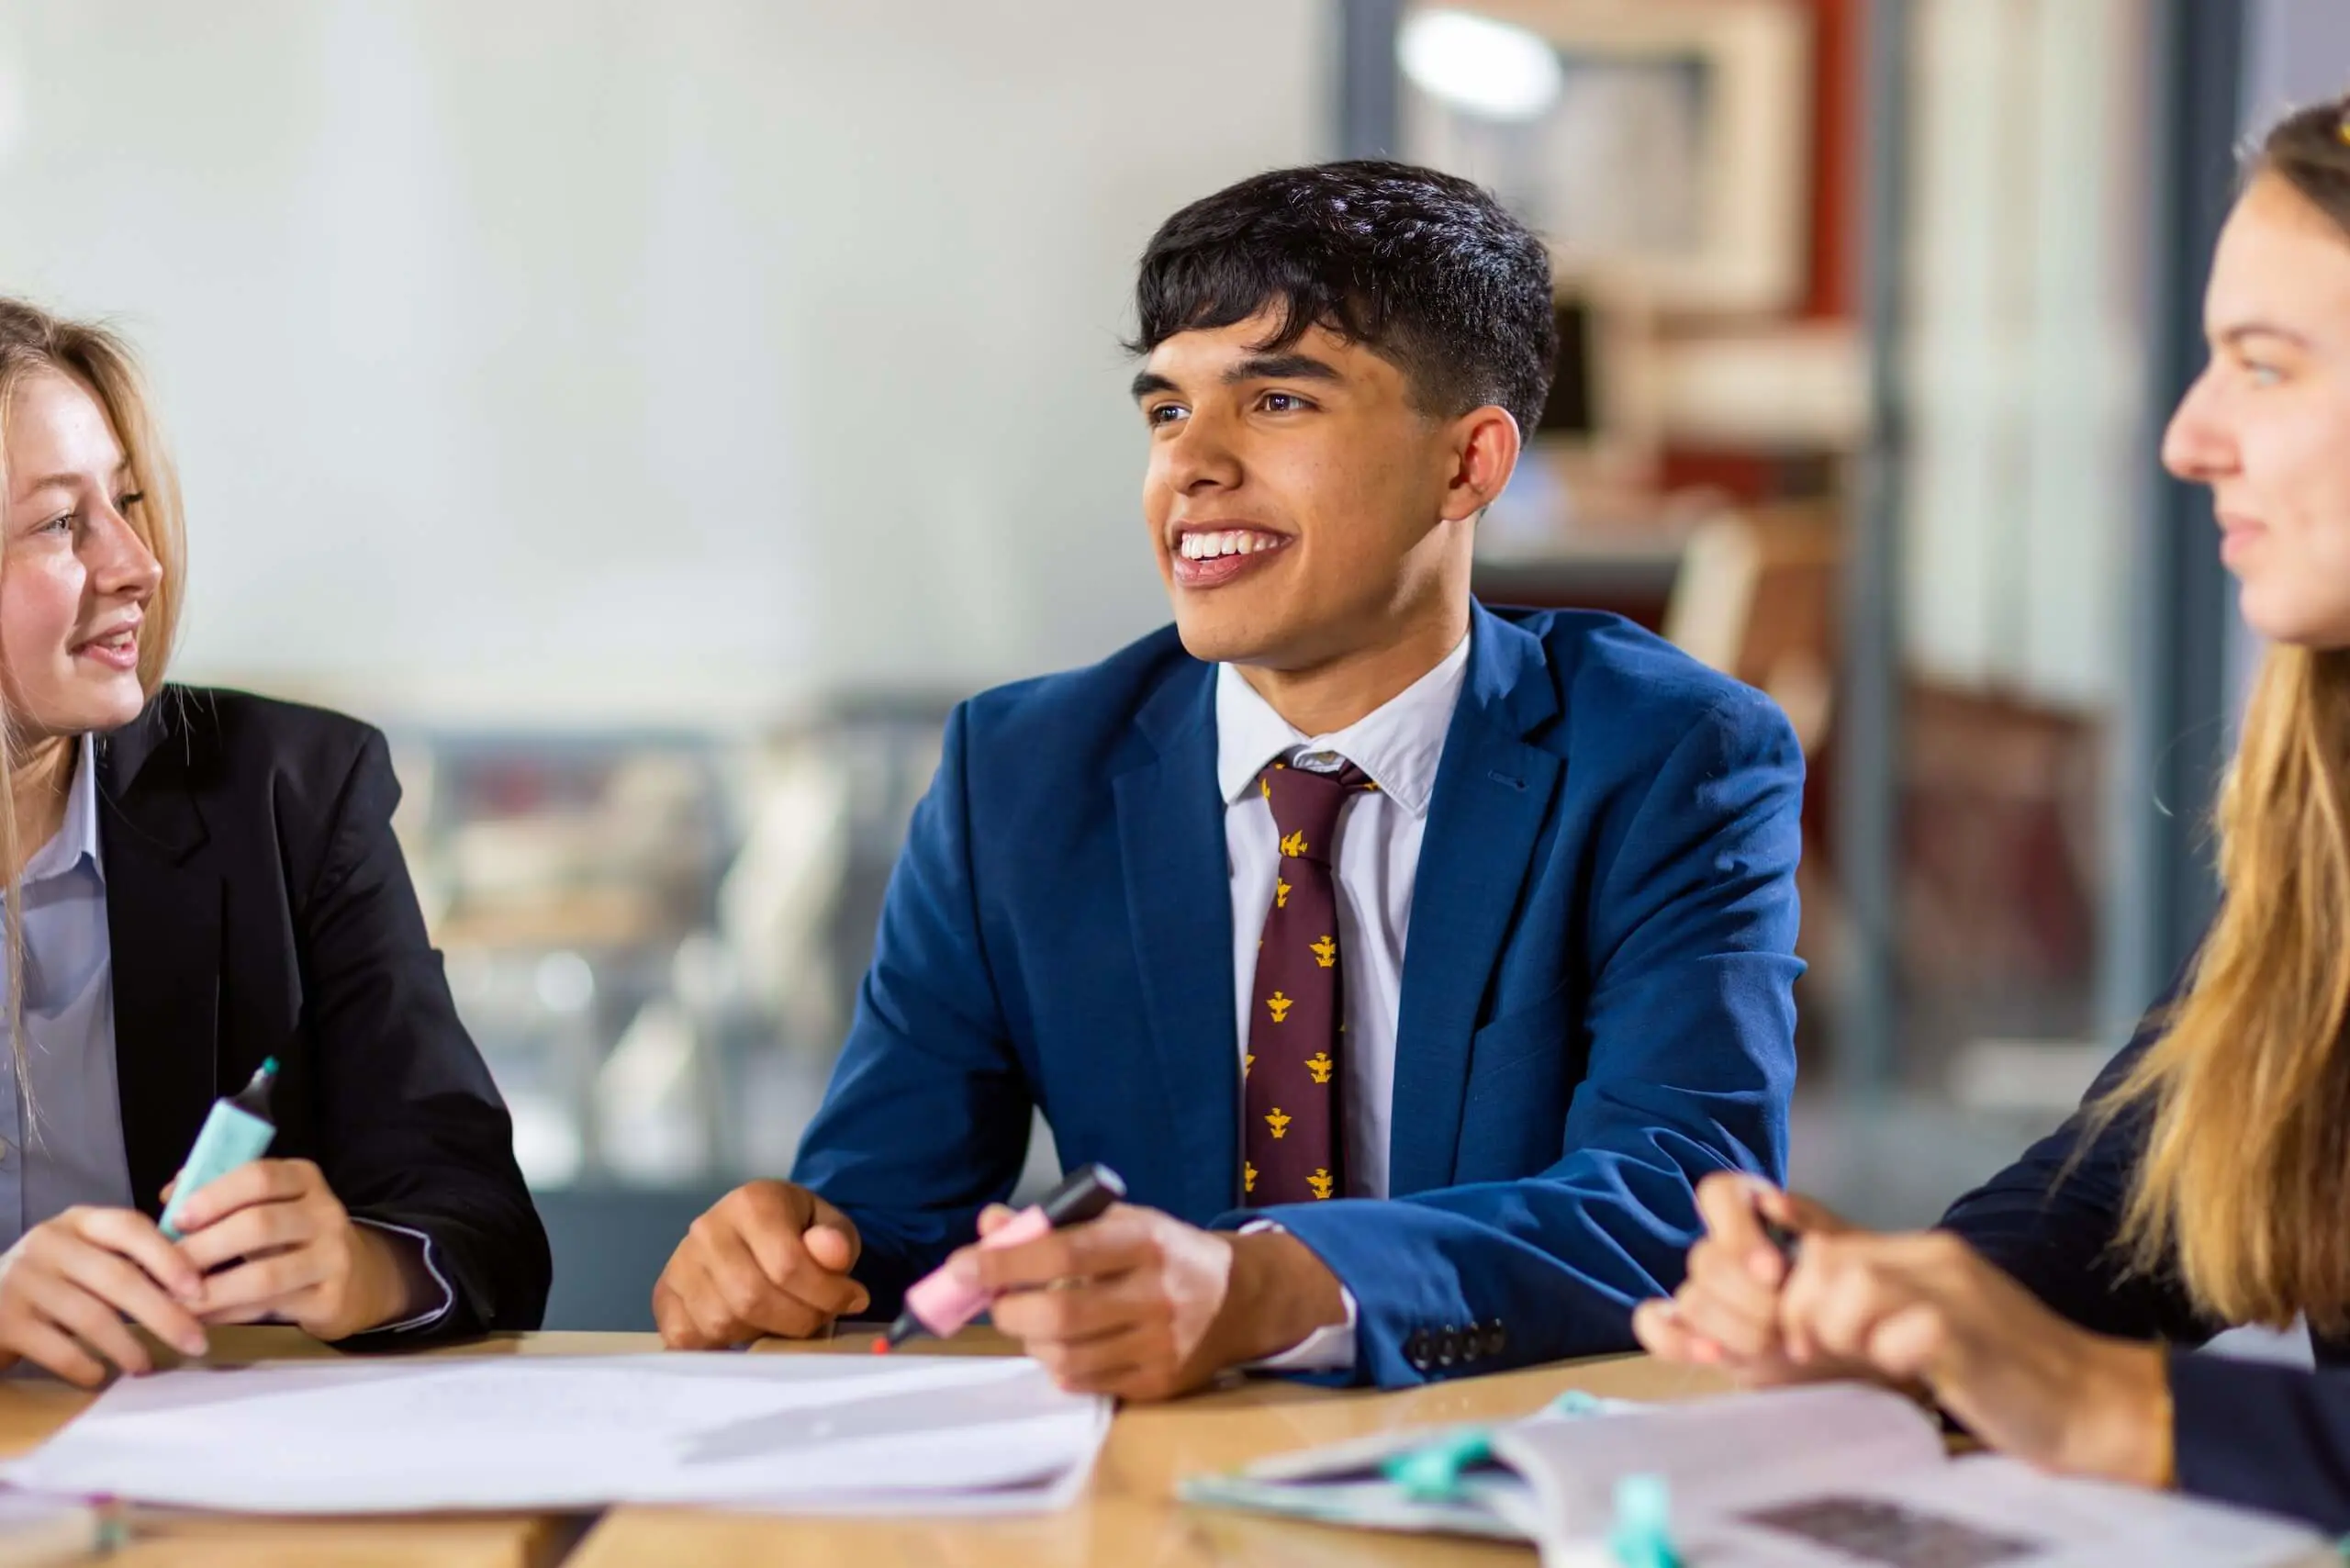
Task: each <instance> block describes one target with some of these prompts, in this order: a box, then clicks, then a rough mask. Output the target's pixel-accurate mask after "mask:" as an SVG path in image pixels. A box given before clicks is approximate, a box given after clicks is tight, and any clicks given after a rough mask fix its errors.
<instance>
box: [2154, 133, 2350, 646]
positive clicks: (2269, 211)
mask: <svg viewBox="0 0 2350 1568" xmlns="http://www.w3.org/2000/svg"><path fill="white" fill-rule="evenodd" d="M2203 320H2204V333H2205V336H2206V337H2207V338H2208V339H2209V340H2210V351H2211V359H2210V364H2208V365H2207V366H2206V367H2205V368H2204V371H2203V374H2202V375H2200V376H2199V377H2198V378H2197V380H2196V382H2195V385H2194V386H2190V387H2189V388H2188V392H2187V396H2186V398H2183V399H2182V400H2181V401H2180V403H2179V406H2178V410H2177V413H2175V414H2174V415H2173V416H2172V417H2171V422H2170V429H2169V430H2168V431H2167V432H2166V433H2165V436H2164V439H2163V465H2164V466H2165V467H2166V468H2168V469H2169V470H2170V471H2171V472H2172V473H2173V474H2175V475H2177V476H2178V477H2180V478H2182V479H2189V480H2193V481H2196V482H2198V483H2200V484H2205V485H2209V486H2210V487H2211V498H2212V503H2213V506H2214V508H2215V510H2217V512H2218V514H2219V521H2220V531H2221V543H2220V556H2221V561H2223V562H2224V563H2225V564H2226V566H2227V568H2228V570H2230V571H2231V572H2233V573H2234V574H2235V576H2236V578H2237V580H2238V581H2239V582H2240V583H2241V584H2242V587H2243V596H2242V602H2243V607H2244V620H2245V621H2246V622H2248V623H2249V624H2250V625H2251V627H2252V629H2253V630H2254V631H2255V632H2257V633H2260V634H2261V635H2263V636H2265V637H2268V638H2271V639H2273V640H2275V641H2277V642H2281V643H2295V644H2303V645H2306V646H2311V647H2320V648H2340V647H2350V235H2346V234H2344V231H2343V230H2342V228H2341V226H2340V225H2338V224H2336V223H2335V222H2334V221H2333V219H2331V218H2328V217H2327V216H2326V215H2325V214H2324V213H2323V212H2322V211H2320V210H2319V209H2318V208H2317V207H2314V206H2312V205H2311V203H2310V202H2309V201H2308V200H2307V199H2306V198H2305V197H2303V196H2301V195H2300V192H2298V191H2296V190H2295V189H2294V188H2293V187H2292V186H2291V185H2289V184H2288V183H2287V182H2286V181H2285V180H2283V179H2281V178H2279V177H2278V176H2277V175H2275V174H2263V175H2261V176H2259V177H2258V178H2256V179H2255V180H2254V182H2253V183H2252V185H2251V186H2250V187H2249V188H2248V189H2247V190H2246V191H2245V192H2244V196H2243V198H2242V199H2241V200H2239V201H2238V202H2237V203H2236V207H2235V211H2234V212H2233V214H2232V215H2231V216H2230V217H2229V218H2228V222H2227V226H2226V228H2225V229H2223V230H2221V235H2220V244H2219V249H2218V251H2217V252H2216V253H2215V254H2214V256H2213V258H2212V263H2211V282H2210V287H2209V288H2208V289H2207V290H2206V291H2205V295H2204V308H2203Z"/></svg>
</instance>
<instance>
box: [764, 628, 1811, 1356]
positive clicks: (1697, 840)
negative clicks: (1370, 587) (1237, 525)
mask: <svg viewBox="0 0 2350 1568" xmlns="http://www.w3.org/2000/svg"><path fill="white" fill-rule="evenodd" d="M1471 638H1472V644H1471V649H1470V656H1469V669H1468V674H1467V677H1466V679H1465V682H1464V685H1463V689H1462V692H1461V697H1460V705H1459V707H1458V708H1457V709H1456V711H1455V712H1454V715H1453V720H1452V726H1451V729H1450V731H1449V734H1448V735H1447V738H1446V741H1445V746H1444V752H1443V756H1442V760H1441V761H1440V763H1439V765H1438V774H1437V782H1436V788H1435V791H1434V794H1433V797H1432V799H1431V801H1430V802H1429V807H1428V821H1427V830H1426V836H1425V839H1424V841H1423V847H1422V850H1421V855H1420V866H1419V877H1418V882H1417V884H1416V890H1415V893H1414V900H1413V907H1412V921H1411V928H1410V930H1409V932H1408V934H1407V937H1406V943H1405V955H1404V978H1403V996H1402V1000H1401V1005H1400V1014H1399V1017H1398V1021H1397V1031H1396V1032H1397V1040H1396V1065H1395V1091H1394V1122H1393V1135H1392V1142H1391V1145H1390V1148H1391V1158H1392V1174H1391V1188H1392V1191H1393V1197H1394V1199H1395V1200H1396V1201H1391V1202H1370V1201H1362V1200H1348V1199H1334V1200H1331V1201H1328V1202H1326V1203H1319V1204H1303V1205H1289V1206H1282V1207H1278V1208H1272V1209H1268V1210H1264V1211H1261V1212H1262V1213H1263V1214H1264V1215H1266V1216H1267V1217H1270V1218H1272V1219H1274V1220H1276V1221H1278V1222H1279V1223H1280V1224H1281V1225H1282V1226H1287V1227H1288V1228H1289V1230H1290V1231H1291V1232H1292V1233H1293V1234H1294V1235H1296V1236H1297V1237H1298V1238H1300V1239H1302V1240H1303V1241H1304V1243H1305V1244H1306V1245H1307V1246H1308V1247H1310V1248H1312V1249H1314V1251H1315V1253H1316V1254H1317V1255H1318V1256H1319V1257H1320V1258H1321V1259H1322V1260H1323V1261H1324V1262H1326V1264H1328V1265H1329V1267H1330V1269H1331V1270H1332V1271H1333V1272H1335V1273H1336V1274H1337V1277H1338V1278H1339V1279H1340V1280H1341V1281H1342V1282H1344V1283H1345V1284H1346V1286H1347V1288H1348V1290H1350V1291H1352V1292H1353V1294H1354V1296H1355V1299H1356V1301H1357V1303H1358V1305H1359V1308H1360V1327H1359V1332H1358V1337H1357V1341H1356V1344H1357V1355H1356V1364H1355V1369H1354V1373H1353V1376H1354V1378H1355V1380H1356V1381H1362V1382H1376V1383H1380V1384H1382V1385H1384V1386H1392V1385H1397V1384H1404V1383H1417V1382H1420V1381H1423V1380H1425V1379H1427V1378H1431V1377H1438V1376H1443V1375H1449V1374H1456V1373H1460V1372H1490V1371H1494V1370H1498V1369H1500V1368H1503V1367H1507V1366H1514V1365H1520V1364H1525V1363H1529V1362H1535V1361H1550V1360H1555V1359H1558V1358H1561V1357H1565V1356H1573V1355H1582V1354H1586V1353H1590V1352H1594V1351H1602V1350H1623V1349H1628V1348H1629V1347H1630V1345H1631V1344H1632V1337H1631V1332H1630V1324H1629V1316H1630V1312H1631V1308H1632V1305H1633V1304H1635V1303H1636V1302H1638V1301H1640V1300H1641V1299H1643V1298H1645V1297H1649V1296H1652V1295H1656V1294H1660V1293H1662V1292H1664V1291H1666V1290H1668V1289H1670V1288H1671V1287H1672V1286H1673V1285H1674V1284H1675V1283H1677V1282H1679V1280H1680V1277H1681V1272H1682V1267H1683V1258H1684V1254H1685V1253H1686V1251H1687V1249H1688V1248H1689V1245H1690V1243H1691V1242H1692V1241H1693V1240H1695V1237H1696V1233H1697V1229H1698V1226H1697V1219H1696V1213H1695V1204H1694V1201H1693V1198H1692V1189H1693V1187H1694V1186H1695V1182H1697V1180H1698V1179H1699V1178H1700V1177H1702V1176H1704V1175H1705V1174H1706V1173H1707V1172H1708V1171H1712V1170H1723V1169H1735V1170H1750V1171H1754V1172H1758V1173H1760V1174H1762V1175H1765V1176H1770V1177H1774V1178H1775V1177H1777V1176H1778V1175H1779V1174H1780V1172H1781V1170H1782V1168H1783V1166H1784V1164H1785V1153H1786V1122H1787V1096H1788V1093H1789V1091H1790V1090H1791V1088H1792V1087H1793V1083H1794V1079H1795V1057H1794V1047H1793V1031H1794V1024H1795V1009H1794V1003H1793V999H1792V995H1791V988H1792V986H1793V982H1794V980H1795V977H1796V974H1797V972H1798V971H1799V970H1800V969H1801V965H1800V964H1799V963H1798V961H1797V960H1796V958H1794V956H1793V947H1794V943H1795V936H1796V890H1795V870H1796V856H1797V854H1798V850H1799V831H1798V827H1797V821H1796V818H1797V812H1798V808H1799V804H1800V798H1801V794H1802V787H1803V761H1802V756H1801V754H1800V753H1799V752H1798V750H1797V749H1796V741H1795V737H1794V734H1793V733H1792V731H1791V730H1790V729H1789V727H1788V725H1787V723H1786V721H1785V718H1784V717H1783V716H1782V715H1781V714H1780V712H1779V711H1778V710H1777V709H1776V708H1775V707H1774V706H1773V705H1772V703H1771V702H1770V701H1769V700H1768V699H1766V698H1764V697H1763V696H1762V694H1761V693H1759V692H1757V691H1754V690H1753V689H1751V688H1748V687H1745V686H1741V685H1740V684H1738V683H1737V682H1735V681H1732V680H1729V679H1728V678H1725V677H1723V676H1720V675H1718V674H1716V673H1714V672H1713V671H1711V670H1709V669H1707V668H1706V667H1704V666H1701V665H1699V664H1697V663H1696V662H1695V661H1694V660H1692V659H1690V658H1688V657H1686V656H1685V655H1682V654H1680V653H1678V652H1676V651H1675V650H1674V649H1673V648H1672V647H1671V646H1669V645H1668V644H1665V643H1663V642H1662V641H1660V640H1659V639H1657V638H1655V637H1652V636H1651V635H1649V634H1648V633H1644V632H1641V631H1639V630H1638V629H1636V628H1634V627H1633V626H1631V625H1629V624H1628V623H1627V622H1623V621H1620V620H1618V619H1617V618H1616V617H1614V616H1610V615H1602V614H1595V613H1587V612H1555V613H1551V612H1544V613H1529V612H1522V611H1504V612H1501V613H1494V612H1492V611H1488V610H1484V609H1483V608H1479V609H1477V610H1475V613H1474V622H1473V625H1472V632H1471ZM1214 689H1215V672H1214V666H1210V665H1206V664H1203V663H1200V662H1199V661H1197V660H1195V659H1193V658H1192V657H1191V656H1190V655H1187V654H1186V653H1185V652H1184V651H1183V647H1182V644H1181V643H1180V642H1179V641H1178V640H1177V638H1176V635H1175V633H1174V631H1173V630H1172V629H1171V628H1169V629H1168V630H1164V631H1161V632H1158V633H1155V634H1153V635H1151V636H1148V637H1146V638H1144V639H1143V640H1142V641H1141V642H1139V643H1136V644H1134V645H1132V646H1131V647H1128V648H1126V649H1125V650H1124V651H1123V652H1120V653H1118V654H1117V655H1113V657H1111V658H1109V659H1107V660H1105V661H1103V662H1102V663H1101V664H1099V665H1096V666H1092V667H1091V668H1090V669H1082V670H1078V671H1074V672H1072V673H1069V674H1064V675H1056V676H1049V677H1046V678H1043V679H1039V680H1032V681H1026V682H1023V683H1021V684H1019V685H1015V686H1009V687H1005V688H1002V689H998V690H994V691H990V692H987V693H985V694H983V695H981V696H979V697H977V698H974V699H973V700H970V701H968V702H967V703H965V704H963V705H962V706H961V707H960V708H958V709H957V711H956V712H955V713H954V715H953V716H952V717H951V718H950V719H949V720H948V722H947V725H946V740H945V749H944V755H943V756H942V757H941V760H940V762H939V767H938V775H937V778H936V779H935V781H934V783H933V784H932V786H931V790H930V793H929V795H928V796H927V797H926V798H925V799H924V800H923V803H922V805H921V806H920V808H919V809H918V810H917V811H916V812H915V813H914V819H913V823H912V828H911V829H910V831H909V836H908V839H907V843H906V846H905V849H904V852H903V854H902V856H901V858H900V860H899V863H898V867H897V870H896V872H895V874H894V876H893V877H892V879H891V881H890V891H889V895H888V899H887V901H886V902H885V905H884V907H883V911H882V914H881V922H880V930H879V935H878V940H877V942H876V945H875V949H874V957H873V967H872V969H871V971H870V972H869V973H868V974H867V977H866V980H865V984H864V987H863V990H862V991H861V993H860V995H859V999H858V1004H857V1010H856V1022H855V1024H854V1025H853V1026H852V1027H851V1030H850V1033H849V1037H848V1041H847V1044H846V1046H845V1047H844V1049H843V1051H842V1055H841V1058H840V1062H839V1065H838V1066H837V1068H836V1069H835V1070H834V1076H833V1081H832V1084H831V1087H830V1089H829V1091H828V1092H827V1094H826V1096H825V1102H824V1105H823V1107H822V1111H821V1112H820V1113H819V1114H818V1115H817V1117H816V1119H815V1121H814V1122H813V1124H812V1125H811V1126H810V1127H809V1129H808V1133H807V1136H806V1137H805V1140H804V1141H803V1142H802V1144H801V1146H800V1158H799V1161H798V1164H797V1168H796V1170H795V1171H794V1179H795V1180H796V1181H798V1182H801V1183H803V1184H805V1185H807V1186H809V1187H811V1188H813V1189H814V1190H815V1191H817V1192H819V1193H822V1194H823V1195H824V1196H825V1197H826V1198H827V1199H829V1200H830V1201H832V1202H833V1203H834V1204H838V1205H839V1206H840V1207H841V1208H842V1209H844V1210H845V1211H846V1212H847V1213H848V1214H849V1215H851V1216H852V1217H853V1218H854V1219H855V1220H856V1223H857V1226H858V1227H859V1228H860V1230H861V1231H862V1232H863V1234H864V1239H865V1250H864V1255H863V1258H862V1259H861V1260H860V1261H859V1263H858V1265H857V1274H858V1277H859V1279H860V1280H862V1281H863V1282H864V1283H865V1284H866V1285H867V1287H868V1288H869V1289H870V1290H871V1291H872V1293H873V1297H874V1303H875V1306H876V1308H877V1310H878V1311H881V1312H884V1313H888V1312H894V1311H896V1310H897V1306H898V1298H899V1296H900V1294H901V1292H902V1291H903V1290H904V1288H905V1286H906V1285H907V1284H909V1283H911V1282H912V1281H913V1280H914V1279H916V1278H917V1277H919V1276H920V1275H921V1274H922V1273H923V1271H926V1270H928V1269H930V1268H931V1267H933V1266H934V1265H935V1264H936V1263H937V1262H938V1261H939V1260H941V1259H943V1258H944V1257H945V1256H946V1253H947V1252H948V1251H949V1250H951V1249H953V1248H955V1247H957V1246H958V1245H961V1244H963V1243H965V1242H968V1241H969V1240H970V1239H971V1238H972V1236H973V1234H974V1220H975V1215H976V1214H977V1211H978V1210H979V1207H980V1206H981V1205H982V1204H988V1203H990V1202H996V1201H1000V1200H1002V1199H1003V1198H1004V1197H1005V1196H1006V1195H1007V1194H1008V1193H1010V1192H1011V1190H1012V1186H1013V1182H1014V1181H1015V1180H1016V1179H1017V1177H1018V1175H1019V1172H1020V1169H1021V1165H1022V1162H1023V1159H1024V1154H1025V1151H1026V1148H1027V1143H1028V1129H1029V1121H1030V1115H1029V1113H1030V1109H1031V1107H1036V1108H1040V1109H1041V1110H1042V1111H1043V1112H1044V1114H1045V1116H1046V1120H1047V1121H1048V1122H1049V1124H1050V1125H1051V1126H1052V1129H1053V1134H1054V1137H1055V1140H1056V1143H1057V1147H1058V1150H1059V1154H1060V1158H1061V1159H1062V1161H1063V1163H1064V1164H1065V1165H1067V1166H1069V1167H1070V1168H1072V1169H1073V1168H1075V1167H1076V1166H1077V1165H1079V1164H1081V1163H1083V1162H1085V1161H1088V1160H1100V1161H1102V1162H1103V1163H1105V1164H1107V1165H1109V1166H1111V1167H1112V1168H1113V1169H1114V1170H1117V1171H1119V1172H1120V1173H1121V1174H1122V1175H1124V1176H1125V1179H1126V1182H1127V1185H1128V1189H1129V1193H1130V1194H1131V1198H1132V1201H1134V1202H1136V1203H1138V1204H1148V1205H1150V1206H1153V1207H1156V1208H1159V1209H1162V1210H1165V1211H1166V1212H1168V1213H1169V1214H1172V1215H1176V1216H1178V1217H1179V1218H1181V1219H1184V1220H1187V1221H1190V1222H1192V1223H1193V1224H1198V1225H1216V1226H1234V1225H1237V1224H1239V1223H1242V1222H1243V1221H1245V1220H1246V1219H1248V1218H1250V1217H1253V1215H1251V1214H1250V1213H1248V1212H1243V1211H1240V1210H1238V1209H1237V1204H1238V1203H1239V1184H1240V1182H1239V1172H1240V1141H1239V1138H1240V1135H1239V1121H1240V1113H1239V1107H1240V1103H1241V1085H1240V1052H1239V1047H1238V1045H1237V1038H1236V1027H1237V1025H1236V1021H1235V1019H1234V1017H1233V1005H1232V996H1233V985H1234V981H1233V974H1232V948H1233V934H1232V905H1231V891H1230V883H1229V870H1228V868H1227V865H1226V857H1225V829H1224V810H1225V803H1224V801H1222V799H1221V798H1220V797H1219V793H1218V790H1217V786H1216V776H1215V762H1216V734H1215V705H1214Z"/></svg>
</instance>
